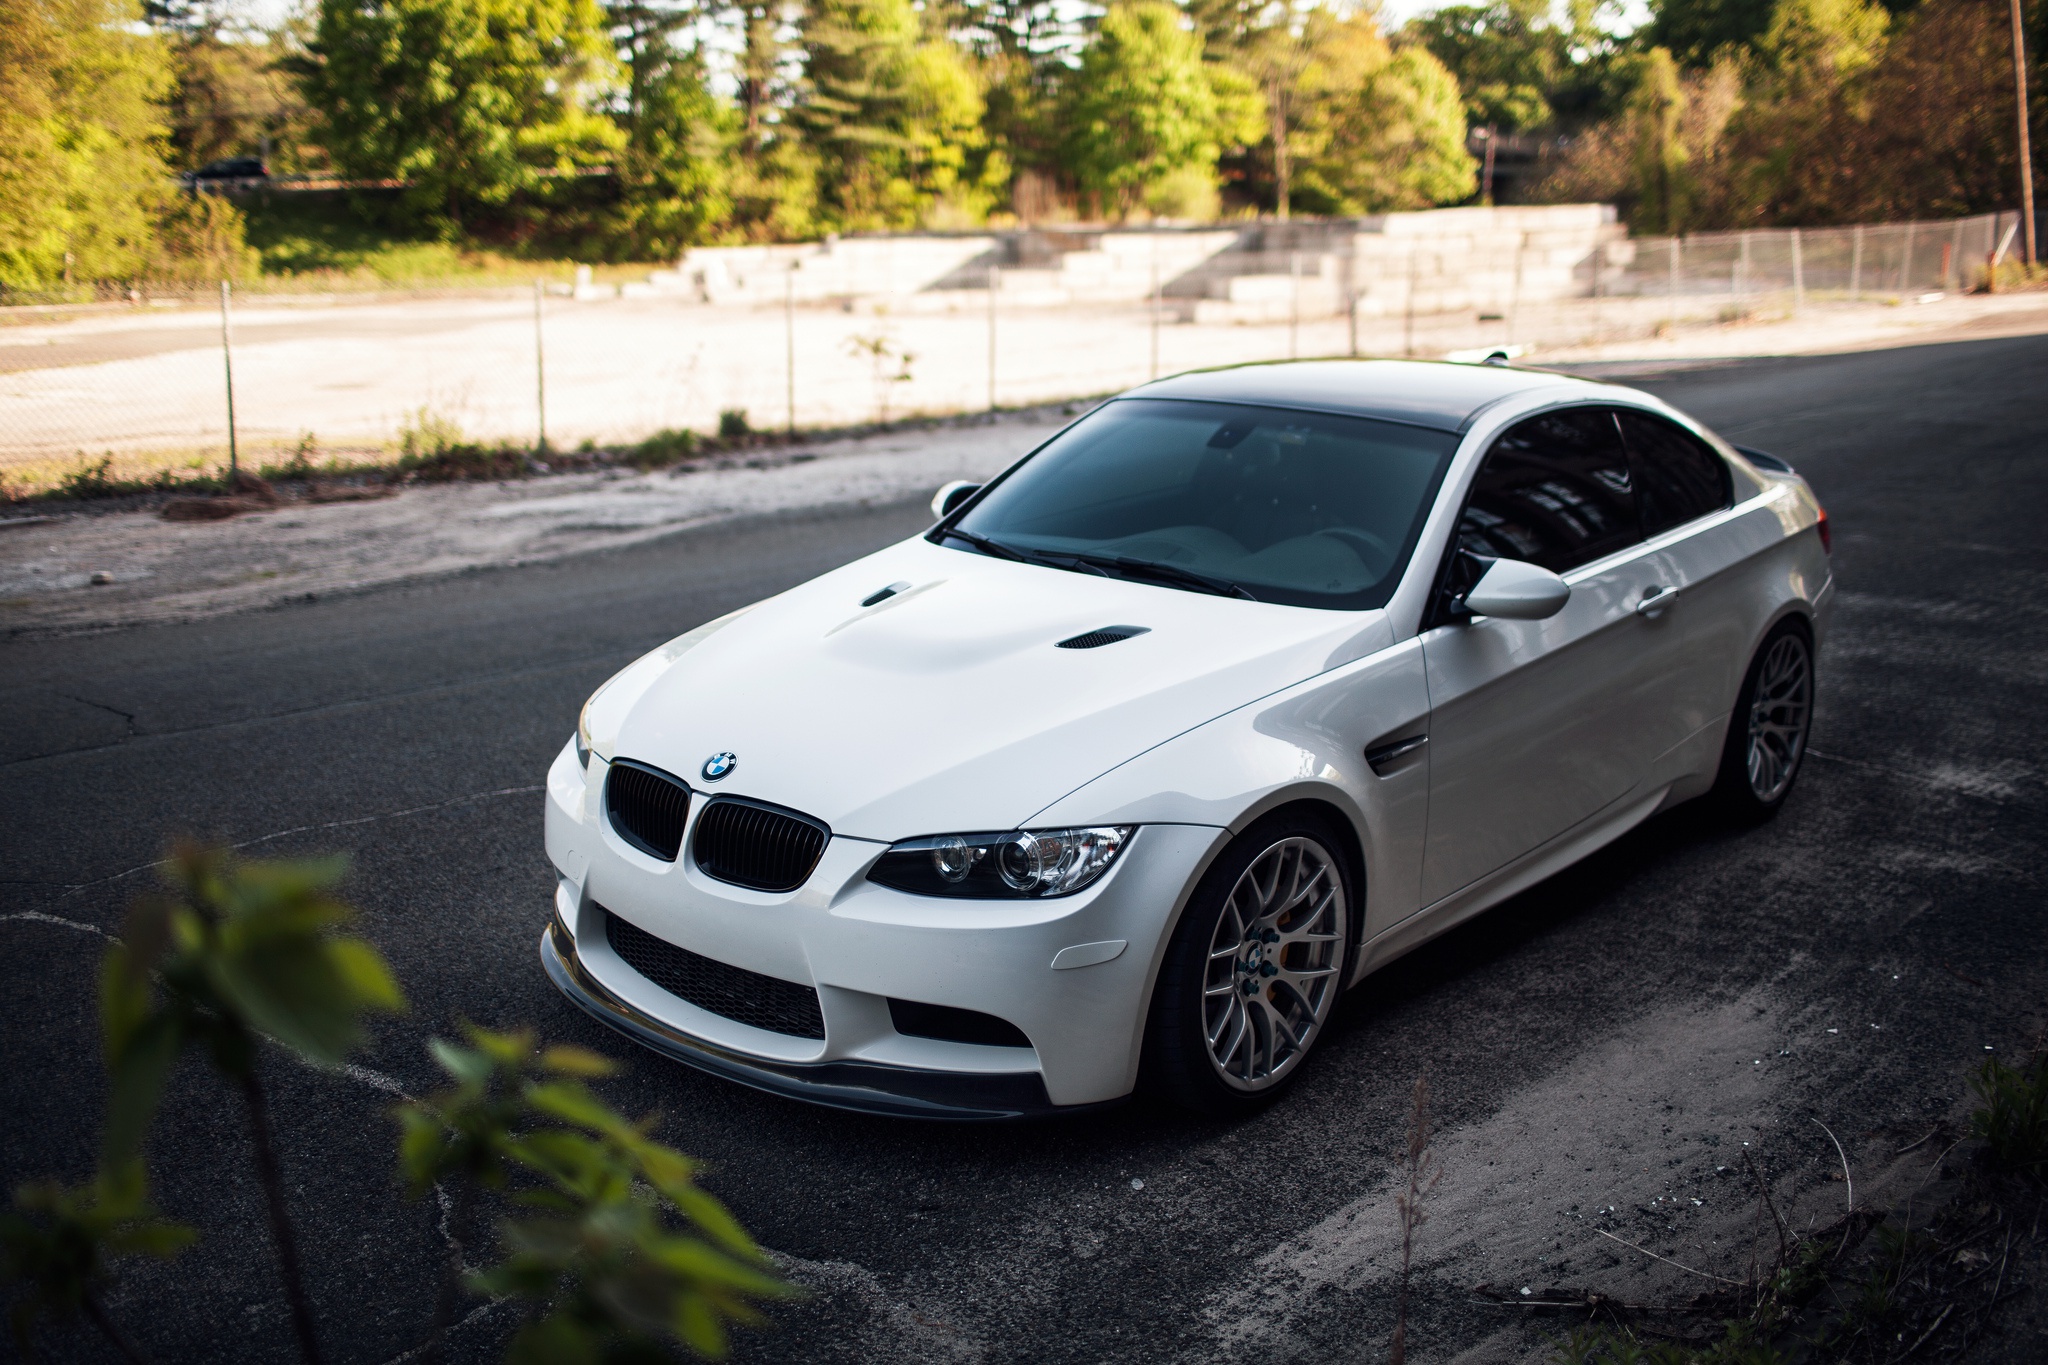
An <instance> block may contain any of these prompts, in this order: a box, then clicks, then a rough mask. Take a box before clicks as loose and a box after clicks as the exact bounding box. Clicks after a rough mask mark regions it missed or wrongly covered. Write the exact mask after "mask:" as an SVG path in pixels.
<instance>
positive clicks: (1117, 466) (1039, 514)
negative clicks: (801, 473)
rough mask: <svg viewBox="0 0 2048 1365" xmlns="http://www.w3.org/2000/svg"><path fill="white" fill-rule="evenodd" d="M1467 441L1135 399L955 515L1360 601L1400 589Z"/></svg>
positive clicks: (1303, 597) (1311, 598)
mask: <svg viewBox="0 0 2048 1365" xmlns="http://www.w3.org/2000/svg"><path fill="white" fill-rule="evenodd" d="M1456 448H1457V437H1455V436H1453V435H1451V434H1450V433H1448V432H1442V431H1429V430H1425V429H1423V428H1420V427H1410V426H1403V425H1401V424H1400V423H1397V422H1376V421H1370V420H1368V419H1365V418H1360V417H1336V416H1330V415H1327V414H1323V413H1313V412H1295V411H1291V410H1287V409H1283V408H1262V407H1251V406H1244V405H1238V404H1230V403H1202V402H1193V401H1186V400H1170V399H1156V398H1128V399H1122V400H1119V401H1117V402H1114V403H1110V404H1107V405H1106V406H1104V407H1102V408H1099V409H1097V410H1096V411H1095V412H1094V413H1092V414H1090V415H1089V416H1088V417H1086V418H1084V419H1083V420H1081V421H1080V422H1077V423H1075V424H1074V425H1073V426H1071V427H1069V428H1068V429H1067V430H1066V431H1064V432H1062V433H1061V434H1060V435H1059V436H1057V437H1056V438H1054V439H1053V441H1052V442H1051V443H1050V444H1049V445H1047V446H1045V447H1044V448H1042V449H1041V450H1039V452H1038V453H1037V454H1035V455H1033V456H1032V457H1031V458H1030V459H1029V460H1027V461H1026V462H1025V463H1023V464H1022V465H1020V466H1018V467H1017V469H1016V470H1014V471H1013V472H1012V473H1011V474H1009V475H1008V476H1007V477H1006V478H1004V479H1003V480H1002V481H1001V482H999V483H997V484H996V485H995V486H994V487H992V488H990V489H989V491H988V492H987V493H986V494H984V495H983V496H982V499H981V501H980V502H979V503H977V504H976V505H975V506H974V508H973V509H972V510H970V511H969V512H968V513H967V514H966V515H965V516H964V517H962V518H961V519H960V521H959V522H958V523H957V524H958V525H959V526H960V528H961V529H962V530H966V531H971V532H974V533H975V534H977V535H982V536H987V537H988V538H989V539H991V540H994V541H998V542H1000V543H1001V544H1003V545H1006V546H1009V547H1011V548H1013V549H1017V550H1021V551H1025V552H1027V553H1037V554H1044V555H1047V556H1049V557H1052V559H1053V561H1054V562H1057V560H1056V557H1057V556H1059V555H1062V554H1068V555H1071V554H1088V555H1094V556H1114V557H1122V558H1126V559H1134V560H1144V561H1148V562H1151V563H1155V564H1167V565H1171V566H1173V567H1175V568H1179V569H1188V570H1193V571H1194V572H1196V573H1201V574H1206V575H1209V576H1210V577H1212V578H1219V579H1227V580H1229V581H1230V582H1233V583H1237V584H1241V585H1242V586H1243V587H1244V588H1245V590H1246V591H1248V592H1250V593H1251V594H1252V595H1253V596H1254V597H1257V598H1258V599H1259V600H1260V601H1263V602H1284V603H1288V604H1290V605H1294V606H1304V607H1331V608H1337V609H1342V610H1348V611H1357V610H1362V609H1364V608H1368V607H1379V606H1384V605H1386V601H1387V598H1388V597H1390V596H1392V595H1393V591H1394V586H1395V584H1396V583H1398V582H1399V581H1400V578H1401V570H1402V568H1403V566H1405V565H1406V564H1407V562H1408V556H1409V555H1410V554H1411V553H1412V552H1413V551H1414V548H1415V539H1416V537H1417V536H1418V535H1419V534H1420V533H1421V529H1422V519H1423V515H1424V514H1425V513H1426V512H1427V511H1428V510H1429V507H1430V505H1431V504H1432V503H1433V502H1434V501H1435V498H1436V490H1437V487H1438V485H1439V484H1440V483H1441V482H1442V480H1443V474H1444V470H1445V468H1446V467H1447V466H1448V465H1449V463H1450V457H1451V452H1452V451H1453V450H1454V449H1456ZM954 543H957V542H954ZM1062 567H1063V566H1062Z"/></svg>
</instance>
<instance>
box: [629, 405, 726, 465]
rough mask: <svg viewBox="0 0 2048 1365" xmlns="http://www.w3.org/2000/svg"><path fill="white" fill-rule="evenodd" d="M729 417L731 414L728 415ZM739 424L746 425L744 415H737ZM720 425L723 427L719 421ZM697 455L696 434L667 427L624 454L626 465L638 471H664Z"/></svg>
mask: <svg viewBox="0 0 2048 1365" xmlns="http://www.w3.org/2000/svg"><path fill="white" fill-rule="evenodd" d="M728 415H731V414H728ZM739 419H740V424H741V425H742V426H744V425H745V424H746V414H745V413H740V414H739ZM720 425H721V426H722V425H723V422H722V421H721V423H720ZM696 453H697V433H696V432H694V431H689V430H687V429H683V428H677V427H669V428H665V429H663V430H661V431H657V432H655V433H654V434H653V435H652V436H650V437H648V438H647V439H646V440H644V441H642V442H641V443H640V444H639V445H636V446H634V447H633V448H632V449H631V450H629V451H628V452H627V453H626V463H628V464H630V465H632V466H633V468H635V469H638V470H643V471H644V470H649V469H666V468H667V467H668V466H670V465H672V464H678V463H680V462H681V461H683V460H687V459H689V458H690V457H691V456H693V455H695V454H696Z"/></svg>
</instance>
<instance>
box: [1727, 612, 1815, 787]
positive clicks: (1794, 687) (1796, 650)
mask: <svg viewBox="0 0 2048 1365" xmlns="http://www.w3.org/2000/svg"><path fill="white" fill-rule="evenodd" d="M1812 714H1813V659H1812V656H1811V654H1810V653H1809V651H1808V649H1807V646H1806V640H1805V638H1804V637H1803V636H1801V635H1798V634H1797V633H1795V632H1791V631H1787V632H1786V633H1785V634H1783V635H1780V636H1779V637H1778V638H1777V640H1776V641H1774V642H1773V643H1772V645H1771V648H1770V652H1769V653H1767V654H1765V655H1764V661H1763V666H1762V667H1761V668H1759V669H1757V673H1756V691H1755V693H1754V694H1753V695H1752V696H1751V697H1750V703H1749V751H1748V753H1747V754H1746V755H1744V757H1745V759H1746V760H1747V762H1748V767H1749V790H1750V793H1751V795H1753V796H1755V797H1756V799H1757V800H1759V801H1761V802H1763V803H1764V804H1765V805H1769V804H1770V803H1771V802H1773V801H1776V800H1777V799H1778V798H1779V797H1781V796H1783V795H1784V794H1785V789H1786V788H1787V787H1789V786H1791V785H1792V775H1793V774H1794V773H1795V772H1796V771H1798V768H1799V758H1800V755H1801V754H1802V753H1804V752H1805V749H1806V726H1807V721H1808V720H1809V719H1810V718H1811V716H1812Z"/></svg>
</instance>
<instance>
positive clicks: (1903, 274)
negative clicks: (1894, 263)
mask: <svg viewBox="0 0 2048 1365" xmlns="http://www.w3.org/2000/svg"><path fill="white" fill-rule="evenodd" d="M1912 278H1913V224H1912V223H1910V222H1908V223H1907V224H1906V249H1905V251H1904V252H1903V253H1901V254H1900V256H1899V292H1900V293H1901V294H1903V293H1905V292H1906V282H1907V281H1908V280H1910V279H1912Z"/></svg>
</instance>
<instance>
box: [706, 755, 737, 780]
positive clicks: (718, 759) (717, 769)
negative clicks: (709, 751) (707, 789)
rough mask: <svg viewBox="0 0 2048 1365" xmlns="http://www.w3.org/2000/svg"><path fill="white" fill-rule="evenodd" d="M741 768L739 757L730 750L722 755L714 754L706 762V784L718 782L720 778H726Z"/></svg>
mask: <svg viewBox="0 0 2048 1365" xmlns="http://www.w3.org/2000/svg"><path fill="white" fill-rule="evenodd" d="M739 766H740V760H739V756H738V755H737V754H734V753H733V752H731V751H730V750H728V751H726V752H725V753H722V754H713V755H711V757H709V758H707V759H705V760H704V780H705V781H706V782H716V781H717V780H718V779H719V778H721V777H724V776H725V775H726V774H727V773H729V772H731V771H732V770H733V769H734V768H737V767H739Z"/></svg>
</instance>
